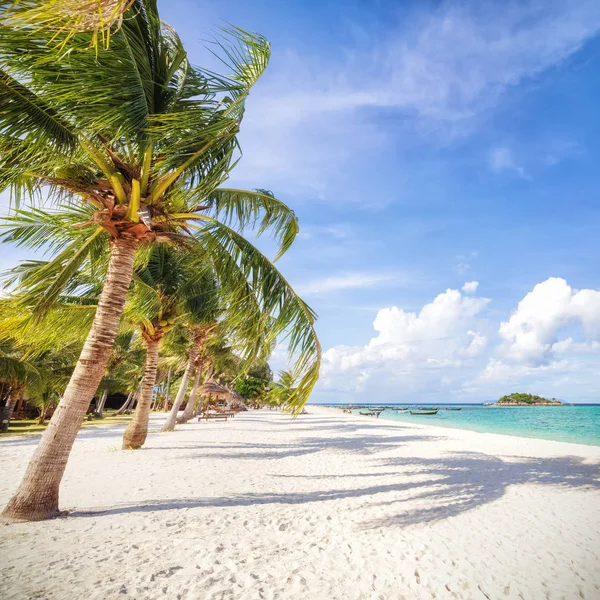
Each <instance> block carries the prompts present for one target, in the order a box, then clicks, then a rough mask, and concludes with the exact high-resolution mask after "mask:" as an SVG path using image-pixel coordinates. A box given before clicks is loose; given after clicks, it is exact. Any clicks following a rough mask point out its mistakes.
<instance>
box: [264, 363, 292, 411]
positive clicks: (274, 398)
mask: <svg viewBox="0 0 600 600" xmlns="http://www.w3.org/2000/svg"><path fill="white" fill-rule="evenodd" d="M295 392H296V377H295V376H294V374H293V373H292V372H291V371H280V372H279V381H272V382H271V383H270V384H269V391H268V392H267V394H266V396H265V400H266V401H267V402H268V403H269V404H270V405H271V406H279V407H281V408H284V407H286V406H287V404H288V403H289V401H290V399H291V398H292V397H293V396H294V393H295Z"/></svg>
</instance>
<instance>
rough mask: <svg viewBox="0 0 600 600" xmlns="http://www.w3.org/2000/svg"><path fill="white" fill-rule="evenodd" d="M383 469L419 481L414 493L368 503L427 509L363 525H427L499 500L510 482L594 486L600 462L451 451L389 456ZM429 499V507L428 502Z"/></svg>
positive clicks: (597, 485)
mask: <svg viewBox="0 0 600 600" xmlns="http://www.w3.org/2000/svg"><path fill="white" fill-rule="evenodd" d="M380 466H382V467H394V468H400V469H402V470H405V472H406V473H407V475H409V476H410V477H416V478H417V479H418V482H416V483H415V484H414V486H413V489H414V491H415V493H414V494H412V495H410V497H408V498H406V497H405V498H402V500H394V499H392V500H382V501H380V502H377V503H374V504H373V506H393V505H396V504H398V505H399V508H401V505H402V504H403V503H405V502H407V501H410V502H411V504H414V502H415V501H417V502H418V501H419V500H422V501H423V504H426V505H427V507H426V508H417V509H409V510H404V511H401V512H398V513H397V514H394V515H391V516H386V517H383V518H380V519H374V520H372V521H369V522H365V523H364V527H365V528H378V527H385V526H391V525H402V526H406V525H415V524H419V523H432V522H435V521H440V520H443V519H448V518H450V517H454V516H457V515H459V514H461V513H464V512H468V511H470V510H473V509H475V508H477V507H479V506H482V505H484V504H487V503H490V502H494V501H495V500H498V499H499V498H501V497H502V496H503V495H504V493H505V492H506V490H507V489H508V488H509V487H510V486H513V485H525V484H530V485H531V484H533V485H549V486H553V487H558V488H579V489H589V490H591V489H599V488H600V464H598V463H587V462H585V461H584V459H582V458H581V457H578V456H562V457H555V458H535V459H534V458H525V457H510V460H503V459H502V458H499V457H496V456H490V455H488V454H479V453H475V452H455V453H452V454H450V455H448V456H444V457H442V458H433V459H426V458H393V459H389V460H384V461H381V462H380ZM432 503H433V506H432Z"/></svg>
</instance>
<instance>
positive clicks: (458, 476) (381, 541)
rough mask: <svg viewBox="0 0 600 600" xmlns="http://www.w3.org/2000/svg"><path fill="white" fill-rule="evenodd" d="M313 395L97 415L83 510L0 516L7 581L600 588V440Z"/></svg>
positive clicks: (13, 451)
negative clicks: (53, 516) (368, 411)
mask: <svg viewBox="0 0 600 600" xmlns="http://www.w3.org/2000/svg"><path fill="white" fill-rule="evenodd" d="M309 411H310V413H311V414H309V415H305V416H302V417H300V418H298V419H297V420H296V421H294V422H292V421H290V419H289V417H287V416H284V415H281V414H279V413H275V412H269V411H264V412H262V411H261V412H251V413H246V414H243V415H240V416H238V417H236V418H235V419H234V420H233V421H231V422H228V423H222V422H219V423H213V422H209V423H201V424H196V423H194V424H188V425H187V426H182V427H181V428H180V429H181V431H177V432H175V433H173V434H155V435H151V436H150V437H149V438H148V443H147V447H146V448H145V449H143V450H140V451H133V452H132V451H126V452H122V451H118V450H117V448H118V447H119V445H120V435H121V433H122V430H123V428H122V427H115V428H101V429H88V430H86V431H84V432H82V434H81V435H80V437H79V438H78V441H77V443H76V446H75V449H74V451H73V455H72V458H71V461H70V462H69V466H68V469H67V473H66V476H65V481H64V484H63V488H62V507H63V508H69V509H71V510H73V513H72V515H71V516H70V517H69V518H66V519H59V520H55V521H52V522H45V523H30V524H18V525H10V526H0V572H1V573H0V597H1V598H3V600H9V599H18V600H22V599H24V598H44V599H46V598H47V599H57V600H59V599H60V600H70V599H81V598H92V599H105V598H119V599H120V598H123V599H134V598H135V599H136V600H142V599H147V598H169V599H171V598H172V599H176V598H180V599H186V600H187V599H190V600H192V599H194V600H197V599H233V598H235V599H254V598H257V599H258V598H268V599H275V598H280V599H286V600H287V599H292V600H296V599H298V600H299V599H302V600H305V599H311V600H315V599H316V600H318V599H344V600H346V599H367V598H368V599H375V598H385V599H388V598H393V599H396V598H406V599H407V600H413V599H415V598H417V599H418V598H465V599H469V600H476V599H482V600H483V599H485V598H490V599H494V600H495V599H497V598H508V599H510V598H523V599H537V598H553V599H554V598H565V599H569V600H571V599H574V598H587V599H588V600H597V599H598V598H600V569H599V568H598V567H599V566H600V560H599V555H600V474H599V465H600V448H595V447H586V446H580V445H576V444H566V443H558V442H548V441H543V440H526V439H521V438H514V437H508V436H499V435H491V434H480V433H474V432H470V431H460V430H450V429H441V428H435V427H427V426H419V425H415V426H412V425H406V424H400V423H398V424H396V423H391V422H386V421H375V420H371V419H367V418H361V417H352V416H345V415H341V414H339V412H337V411H332V410H328V409H324V408H314V407H310V408H309ZM152 418H153V425H154V426H155V427H158V424H159V423H160V421H161V420H162V417H161V416H153V417H152ZM34 445H35V440H23V439H16V438H13V439H12V440H11V439H8V440H3V441H2V442H0V459H1V460H2V465H4V466H5V467H6V466H7V465H10V467H9V468H8V469H7V468H4V469H3V473H2V477H1V478H0V503H2V504H4V503H5V502H6V501H7V499H8V497H9V495H10V492H11V491H12V490H13V489H14V488H15V486H16V485H17V483H18V480H19V478H20V477H21V475H22V473H23V470H24V468H25V465H26V463H27V460H28V458H29V456H30V455H31V453H32V451H33V448H34Z"/></svg>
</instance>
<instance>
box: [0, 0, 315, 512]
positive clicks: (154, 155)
mask: <svg viewBox="0 0 600 600" xmlns="http://www.w3.org/2000/svg"><path fill="white" fill-rule="evenodd" d="M34 30H35V35H32V32H33V31H34ZM225 33H226V35H229V36H230V37H231V38H232V39H233V40H234V42H233V44H232V45H230V46H226V45H225V43H224V42H221V43H220V44H221V48H222V49H223V50H224V52H225V55H226V59H227V60H228V62H229V63H230V65H231V67H232V68H233V73H232V75H230V76H228V77H222V76H218V75H215V74H212V73H208V72H205V71H202V70H200V69H197V68H194V67H193V66H192V65H191V64H190V63H189V61H188V59H187V55H186V53H185V50H184V48H183V46H182V44H181V42H180V40H179V38H178V36H177V34H176V33H175V32H174V31H173V29H171V28H170V27H168V26H167V25H164V24H162V23H161V21H160V18H159V16H158V12H157V9H156V4H155V2H153V1H151V0H147V1H143V0H133V1H132V3H131V6H130V8H129V9H128V10H127V11H126V13H125V15H124V19H123V22H122V25H121V27H120V28H118V29H115V30H112V33H111V42H110V49H109V50H106V49H104V48H100V49H99V48H95V49H94V48H91V44H92V41H93V35H94V34H93V33H77V34H72V32H67V33H64V32H61V31H59V32H55V31H45V30H40V29H39V27H37V26H27V25H26V24H25V25H19V26H18V27H11V26H10V24H6V23H3V24H1V25H0V45H1V46H2V49H3V52H2V56H1V57H0V105H1V106H2V113H1V116H0V190H1V189H6V188H10V189H11V191H12V195H13V198H14V202H15V204H16V205H18V204H19V202H20V200H21V199H22V198H23V197H24V196H25V195H31V194H34V195H35V194H37V193H41V192H42V191H43V194H44V195H45V197H46V198H47V199H48V201H49V202H54V203H57V202H59V201H62V202H66V203H67V207H66V208H63V209H61V210H60V211H58V212H57V213H50V212H48V211H43V210H42V211H37V212H36V211H34V210H29V211H24V212H22V213H20V214H19V213H18V214H17V215H16V216H15V217H13V220H12V222H11V223H10V225H11V227H10V228H9V229H8V230H7V231H6V234H5V239H7V240H9V241H12V242H15V243H16V244H17V245H19V244H20V245H25V246H29V247H34V248H35V247H40V246H46V245H47V243H48V241H49V240H50V243H51V244H52V245H53V249H54V250H55V251H56V252H57V253H56V255H55V256H54V258H53V259H52V260H50V261H48V262H47V263H45V264H40V265H39V266H38V267H39V268H37V270H36V269H34V270H33V271H32V272H33V274H32V276H31V277H30V278H28V279H27V280H26V281H23V282H22V286H23V287H22V293H23V297H24V298H25V301H26V300H27V299H29V301H30V302H32V303H33V304H34V306H35V310H36V312H38V313H43V312H44V311H47V310H49V309H50V307H51V306H52V305H53V303H54V302H55V301H56V299H57V298H58V296H59V295H60V294H61V292H62V291H63V288H64V286H65V285H66V283H67V282H68V281H69V279H70V278H71V276H72V275H73V274H74V273H76V272H77V270H78V269H80V267H81V265H83V264H84V263H85V262H86V261H89V262H90V263H92V264H93V263H94V261H97V259H98V257H99V256H101V255H102V249H103V248H104V247H105V246H106V243H107V242H108V243H109V244H110V246H111V251H110V259H109V264H108V269H107V272H106V277H105V279H104V283H103V288H102V293H101V295H100V300H99V302H98V307H97V310H96V311H95V314H94V318H93V322H92V326H91V329H90V331H89V334H88V336H87V339H86V341H85V344H84V347H83V350H82V352H81V355H80V357H79V360H78V362H77V365H76V367H75V369H74V372H73V375H72V377H71V379H70V381H69V384H68V385H67V387H66V390H65V392H64V394H63V395H62V399H61V402H60V404H59V406H58V407H57V409H56V411H55V413H54V415H53V417H52V419H51V421H50V423H49V426H48V428H47V430H46V431H45V433H44V435H43V436H42V439H41V441H40V444H39V445H38V447H37V449H36V451H35V453H34V455H33V457H32V459H31V461H30V463H29V466H28V468H27V471H26V473H25V476H24V478H23V480H22V482H21V485H20V486H19V488H18V490H17V492H16V493H15V495H14V496H13V497H12V498H11V500H10V502H9V503H8V505H7V507H6V508H5V510H4V512H3V516H4V517H5V518H9V519H10V518H12V519H28V520H36V519H44V518H49V517H52V516H54V515H57V514H58V513H59V511H58V491H59V485H60V481H61V479H62V475H63V473H64V469H65V467H66V464H67V459H68V456H69V453H70V450H71V448H72V445H73V442H74V440H75V437H76V435H77V432H78V430H79V428H80V425H81V422H82V418H83V415H84V414H85V412H86V410H87V407H88V405H89V403H90V400H91V398H92V397H93V395H94V393H95V392H96V389H97V388H98V385H99V383H100V380H101V379H102V376H103V374H104V368H105V366H106V363H107V361H108V359H109V356H110V351H111V348H112V345H113V342H114V340H115V337H116V335H117V330H118V326H119V322H120V318H121V314H122V311H123V307H124V304H125V299H126V296H127V292H128V289H129V286H130V283H131V279H132V276H133V269H134V257H135V253H136V250H137V249H138V248H139V247H140V245H141V244H150V243H153V242H162V241H167V242H172V243H183V242H184V241H185V238H189V241H188V243H191V242H193V243H194V245H196V246H198V247H199V249H201V251H203V252H208V253H209V254H208V256H210V257H211V260H212V261H213V265H214V267H215V270H216V271H217V272H218V274H219V275H220V278H221V280H222V281H226V282H227V285H228V287H229V288H230V289H231V288H233V287H237V288H239V287H240V284H241V283H245V285H247V286H248V285H250V283H249V281H250V278H251V276H252V275H253V274H255V273H258V272H262V271H269V269H271V268H272V264H271V263H270V262H269V261H268V260H267V259H266V258H265V257H263V256H262V254H260V253H258V251H257V250H256V249H255V248H254V246H252V244H250V242H248V241H247V240H245V238H243V237H242V236H241V234H239V233H237V232H235V231H234V230H233V229H231V228H230V227H229V224H232V223H234V222H235V223H237V224H238V225H239V226H240V227H242V228H244V227H246V226H248V225H252V224H254V223H258V224H259V233H261V232H263V231H265V230H267V229H270V230H273V231H274V232H275V234H276V236H277V237H278V239H279V240H280V254H281V253H282V252H284V251H285V250H287V248H289V246H290V245H291V243H292V242H293V240H294V237H295V235H296V233H297V231H298V226H297V220H296V217H295V215H294V214H293V212H292V211H290V210H289V209H288V208H287V207H286V206H285V205H283V204H282V203H280V202H279V201H277V200H276V199H275V198H274V197H273V195H272V194H270V193H268V192H265V191H257V192H245V191H238V190H231V189H217V188H218V186H219V185H220V184H221V183H222V182H223V181H224V180H225V179H226V178H227V176H228V174H229V171H230V170H231V168H232V167H233V165H234V164H235V162H234V155H235V152H236V150H237V148H238V146H237V140H236V135H237V133H238V130H239V126H240V122H241V120H242V117H243V111H244V102H245V99H246V97H247V96H248V94H249V92H250V89H251V88H252V86H253V85H254V84H255V83H256V81H257V80H258V78H259V77H260V75H261V74H262V72H263V71H264V69H265V67H266V65H267V62H268V58H269V54H270V50H269V44H268V42H266V40H264V38H262V37H260V36H258V35H254V34H249V33H246V32H244V31H242V30H239V29H234V28H232V29H228V30H227V31H226V32H225ZM52 44H54V46H52ZM54 48H58V49H57V50H54ZM83 98H84V99H85V102H82V101H81V100H82V99H83ZM75 199H77V200H79V201H82V202H83V203H84V204H83V206H81V207H78V206H76V205H75V204H74V201H75ZM261 211H262V212H263V214H264V216H263V217H262V219H260V221H258V217H259V214H260V212H261ZM65 212H66V213H67V214H68V215H70V217H71V219H72V217H73V215H75V214H76V213H79V219H80V220H79V221H77V222H76V225H77V227H78V228H79V229H78V230H76V231H74V230H73V229H70V228H69V225H73V224H75V223H73V221H72V220H71V223H69V222H68V221H67V222H65V221H64V220H63V219H62V217H63V216H64V213H65ZM211 212H212V216H210V213H211ZM81 217H83V219H82V218H81ZM219 219H220V220H219ZM67 229H70V231H67ZM75 233H78V234H81V235H75ZM192 233H193V235H191V234H192ZM82 240H83V241H82ZM243 263H246V264H243ZM227 266H229V267H231V268H232V269H235V270H236V271H235V272H234V273H233V274H232V275H230V273H228V271H227ZM241 277H243V278H244V282H242V281H241V280H240V278H241ZM270 279H271V281H272V284H273V285H271V286H270V290H269V293H268V294H267V296H268V297H269V298H270V299H269V300H266V301H265V304H267V308H268V309H270V310H271V311H273V310H279V312H280V318H279V322H278V323H279V325H280V327H279V328H278V330H277V331H275V332H274V333H276V334H277V333H282V332H283V331H284V330H285V328H286V327H288V326H291V333H290V340H291V344H290V348H291V349H292V351H293V350H294V349H296V350H300V357H299V360H298V361H297V365H298V368H299V369H300V370H302V371H303V372H304V378H303V381H304V388H303V390H302V391H303V394H304V395H303V396H302V395H299V397H298V400H299V402H302V401H304V400H305V399H306V397H307V394H308V393H310V389H312V386H313V385H314V383H315V381H316V378H317V377H318V363H319V354H320V349H319V346H318V341H317V340H316V336H315V335H314V330H313V322H314V314H313V313H312V312H311V311H310V309H308V307H307V306H306V305H305V304H304V303H303V302H302V301H301V300H300V299H299V298H298V297H297V296H296V295H295V294H293V291H292V292H290V289H291V288H289V286H288V285H287V282H285V280H283V279H282V278H281V276H280V275H279V273H278V272H277V271H276V270H273V271H272V273H271V275H270ZM48 284H50V285H48ZM234 293H237V294H238V297H237V299H238V300H239V306H240V309H244V308H245V307H248V306H249V305H248V300H245V299H244V298H243V294H242V292H240V291H237V292H234ZM252 304H253V303H252ZM255 314H257V313H249V314H248V316H247V318H248V319H252V318H254V317H255Z"/></svg>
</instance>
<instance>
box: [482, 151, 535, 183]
mask: <svg viewBox="0 0 600 600" xmlns="http://www.w3.org/2000/svg"><path fill="white" fill-rule="evenodd" d="M490 168H491V169H492V171H495V172H496V173H500V172H502V171H512V172H514V173H517V174H518V175H519V176H520V177H522V178H523V179H527V178H528V175H527V173H526V172H525V169H524V168H523V167H521V166H519V165H518V164H517V163H516V162H515V159H514V158H513V154H512V151H511V150H510V148H505V147H499V148H493V149H492V151H491V152H490Z"/></svg>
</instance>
